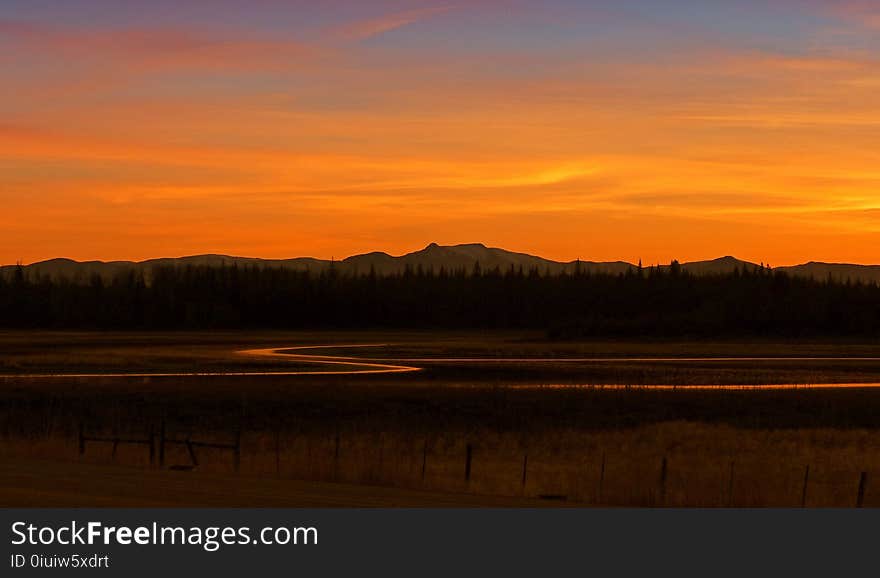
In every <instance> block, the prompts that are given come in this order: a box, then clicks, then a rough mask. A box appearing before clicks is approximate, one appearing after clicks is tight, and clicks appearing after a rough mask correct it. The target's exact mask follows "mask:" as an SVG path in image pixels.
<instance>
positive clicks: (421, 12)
mask: <svg viewBox="0 0 880 578" xmlns="http://www.w3.org/2000/svg"><path fill="white" fill-rule="evenodd" d="M449 10H451V6H432V7H427V8H418V9H415V10H405V11H402V12H394V13H391V14H385V15H383V16H379V17H377V18H371V19H368V20H361V21H358V22H353V23H351V24H348V25H345V26H341V27H338V28H335V29H334V30H332V31H331V33H330V36H331V37H332V38H335V39H338V40H341V41H345V42H357V41H360V40H367V39H369V38H373V37H376V36H381V35H383V34H386V33H388V32H391V31H393V30H398V29H400V28H403V27H404V26H409V25H410V24H415V23H416V22H420V21H422V20H426V19H428V18H431V17H433V16H437V15H439V14H443V13H445V12H448V11H449Z"/></svg>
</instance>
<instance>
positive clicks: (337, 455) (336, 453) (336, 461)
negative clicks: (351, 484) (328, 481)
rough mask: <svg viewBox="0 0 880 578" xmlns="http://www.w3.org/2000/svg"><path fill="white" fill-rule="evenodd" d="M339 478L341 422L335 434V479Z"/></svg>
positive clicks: (337, 425)
mask: <svg viewBox="0 0 880 578" xmlns="http://www.w3.org/2000/svg"><path fill="white" fill-rule="evenodd" d="M338 478H339V424H336V433H335V434H334V436H333V480H334V481H336V480H337V479H338Z"/></svg>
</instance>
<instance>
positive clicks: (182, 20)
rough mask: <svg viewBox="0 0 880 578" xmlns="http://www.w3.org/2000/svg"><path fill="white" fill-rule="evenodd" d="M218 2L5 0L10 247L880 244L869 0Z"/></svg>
mask: <svg viewBox="0 0 880 578" xmlns="http://www.w3.org/2000/svg"><path fill="white" fill-rule="evenodd" d="M208 4H210V3H207V4H206V5H205V6H204V7H203V11H201V12H199V11H198V10H196V8H194V7H193V6H196V7H197V6H198V5H199V3H198V2H195V3H193V6H190V7H189V8H188V9H187V10H177V9H175V8H174V4H173V3H167V5H166V2H157V3H156V7H154V8H152V11H150V10H147V11H131V10H123V8H122V6H124V5H125V3H111V4H107V3H106V2H101V1H98V0H94V1H86V2H71V3H70V4H69V5H68V4H65V6H64V7H59V8H57V9H55V11H52V10H50V9H42V10H38V9H36V8H32V7H29V6H32V3H30V4H29V3H26V2H17V1H12V2H10V3H9V5H8V7H3V8H0V74H2V76H3V78H4V90H3V92H0V175H2V180H0V201H2V208H3V210H2V211H0V263H13V262H15V261H19V260H20V261H23V262H25V263H27V262H32V261H37V260H42V259H46V258H52V257H58V256H65V257H70V258H75V259H103V260H110V259H136V260H140V259H145V258H151V257H158V256H178V255H185V254H195V253H207V252H212V253H227V254H236V255H248V256H261V257H293V256H302V255H311V256H317V257H323V258H330V257H336V258H340V257H344V256H347V255H350V254H354V253H359V252H366V251H371V250H385V251H388V252H391V253H393V254H398V253H403V252H407V251H411V250H415V249H419V248H421V247H423V246H424V245H426V244H427V243H429V242H432V241H436V242H438V243H441V244H453V243H459V242H483V243H486V244H488V245H493V246H500V247H504V248H507V249H511V250H518V251H525V252H530V253H534V254H540V255H542V256H545V257H548V258H553V259H559V260H571V259H575V258H581V259H585V260H617V259H624V260H629V261H636V260H638V259H642V260H643V261H644V262H645V263H655V262H667V261H669V260H670V259H672V258H678V259H680V260H697V259H705V258H714V257H718V256H721V255H727V254H734V255H736V256H738V257H740V258H743V259H748V260H752V261H756V262H758V261H764V262H768V263H770V264H772V265H785V264H793V263H798V262H803V261H808V260H823V261H848V262H862V263H878V262H880V254H878V250H877V247H880V187H878V185H880V146H878V145H880V59H878V58H877V57H876V54H877V53H878V52H877V48H878V47H880V10H878V9H876V8H875V7H874V6H872V4H873V3H864V2H858V1H856V2H845V1H841V2H834V1H828V2H822V1H819V0H815V1H809V0H808V1H805V2H802V3H791V2H784V1H783V2H780V3H778V4H774V5H773V6H772V7H771V6H768V3H766V2H760V1H758V0H747V1H745V2H742V3H737V8H736V11H732V10H733V8H731V5H730V3H726V4H725V3H722V2H717V3H716V2H705V3H701V4H700V9H699V10H697V9H695V8H694V4H693V3H689V2H687V1H686V0H668V1H663V2H650V3H649V2H646V1H645V2H637V1H635V0H629V1H624V2H622V3H621V4H620V6H619V7H617V8H615V9H614V10H612V9H609V8H607V6H606V7H604V8H602V7H601V5H602V4H606V5H607V3H599V2H596V3H593V2H563V1H559V2H556V1H553V2H548V3H546V4H545V5H543V8H542V10H537V9H536V8H535V7H534V5H530V4H529V3H525V2H516V1H510V2H502V1H488V0H487V1H485V2H469V3H457V4H456V3H442V4H440V3H425V2H422V3H413V2H368V3H363V2H361V3H346V2H339V3H334V4H332V6H331V7H330V8H320V7H318V8H312V9H311V11H309V10H307V9H306V5H304V4H298V3H296V2H293V3H289V4H286V3H281V4H279V3H274V2H260V3H257V4H256V8H253V10H251V12H248V14H247V17H244V16H242V14H244V12H243V11H244V10H245V9H246V8H247V7H248V6H250V5H245V4H244V3H236V2H233V1H232V0H226V1H225V2H223V3H222V4H223V6H224V8H223V9H221V10H218V9H216V8H212V7H211V6H209V5H208ZM70 5H76V8H77V9H79V10H77V11H75V12H74V10H73V8H71V6H70ZM4 6H6V4H4ZM295 6H296V7H298V9H299V10H300V12H294V11H293V7H295ZM660 6H662V8H663V10H660V9H659V7H660ZM780 6H784V7H787V8H786V9H785V10H783V9H781V8H780ZM163 7H164V8H165V9H164V10H163ZM237 9H238V11H237ZM96 15H97V16H96Z"/></svg>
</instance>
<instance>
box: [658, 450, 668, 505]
mask: <svg viewBox="0 0 880 578" xmlns="http://www.w3.org/2000/svg"><path fill="white" fill-rule="evenodd" d="M667 471H668V464H667V461H666V456H663V463H661V464H660V505H661V506H665V505H666V475H667Z"/></svg>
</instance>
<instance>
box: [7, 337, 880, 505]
mask: <svg viewBox="0 0 880 578" xmlns="http://www.w3.org/2000/svg"><path fill="white" fill-rule="evenodd" d="M358 342H361V343H363V342H392V343H397V345H394V346H393V347H391V348H389V350H388V351H387V352H384V353H383V356H385V355H387V356H389V357H394V356H399V357H437V356H439V355H443V356H450V357H457V356H496V357H516V356H526V357H550V356H557V355H567V356H585V357H590V356H616V355H633V356H638V355H643V356H644V355H657V356H697V357H699V356H703V355H718V356H731V355H733V356H736V355H754V354H762V355H779V356H786V355H793V356H798V355H822V356H828V355H830V356H850V355H855V356H867V355H878V347H877V346H876V344H871V343H867V344H860V343H845V344H831V343H758V344H755V343H749V344H742V343H714V344H713V343H659V342H644V343H595V342H590V343H548V342H546V341H540V340H538V339H536V336H533V335H532V336H522V335H511V334H466V335H446V334H441V335H435V334H426V333H418V334H382V333H371V334H367V335H365V334H343V333H338V334H326V333H297V334H274V333H267V334H256V335H251V334H240V333H229V334H223V333H220V334H179V335H161V334H68V333H60V334H54V333H28V334H22V333H2V334H0V346H2V349H0V351H2V354H0V373H3V372H5V373H10V372H15V371H23V372H44V371H51V370H55V369H60V370H65V371H73V372H77V371H89V370H93V369H96V368H97V369H99V370H103V371H115V370H132V369H171V368H173V369H184V370H193V369H194V368H195V369H204V368H231V367H235V368H237V369H241V368H256V367H259V369H267V368H271V367H276V366H278V367H285V368H287V367H288V366H287V364H284V363H282V362H278V361H274V360H272V361H264V360H253V359H248V360H242V359H238V358H233V357H230V354H229V352H230V351H234V350H235V349H245V348H249V347H283V346H286V345H294V344H304V343H314V344H326V343H358ZM400 343H403V345H401V344H400ZM326 353H332V352H330V351H328V352H326ZM426 367H427V370H426V371H425V372H420V373H418V374H403V375H394V376H373V377H370V376H358V377H357V378H352V377H344V376H343V377H332V378H331V377H310V378H303V377H302V376H297V377H293V378H275V377H272V378H265V379H263V378H261V379H259V380H257V379H253V378H216V379H213V378H212V379H112V378H100V379H85V380H77V379H62V380H47V381H43V380H27V379H7V380H6V381H5V382H4V383H3V387H4V396H3V397H2V398H0V457H2V458H3V459H5V460H12V461H14V460H31V459H34V458H38V457H41V458H47V459H57V460H62V461H63V460H78V461H80V462H86V463H91V464H112V463H116V464H118V465H127V466H131V467H134V468H140V469H141V471H144V472H146V471H148V470H150V468H151V466H150V464H149V460H148V452H147V448H146V447H145V446H128V445H122V446H120V447H119V449H118V450H117V453H116V455H115V456H113V455H112V453H111V452H112V450H111V447H112V446H111V444H106V443H91V442H90V443H89V444H88V448H87V452H86V454H85V456H83V457H80V456H79V454H78V451H77V431H78V428H79V426H80V424H83V425H84V427H85V428H86V430H87V432H88V433H89V434H90V435H103V436H109V437H113V436H121V437H139V438H143V437H145V436H146V435H147V432H148V431H149V429H150V428H151V427H152V428H153V431H154V432H157V431H158V426H159V424H160V422H161V421H163V420H164V421H165V422H166V424H167V428H168V433H169V435H170V436H173V437H177V438H186V437H191V438H192V439H195V440H198V441H206V442H209V441H212V442H217V443H229V442H230V441H232V439H233V435H234V434H233V432H234V431H235V430H236V429H239V428H240V429H241V430H242V431H243V438H242V443H243V445H242V461H241V476H242V480H243V481H242V483H246V482H244V480H245V479H255V478H259V479H272V478H280V479H282V480H292V479H299V480H311V481H321V482H329V481H336V482H346V483H352V484H358V485H364V486H368V485H373V486H375V487H397V488H417V489H425V490H432V491H439V492H459V493H462V492H463V493H467V494H473V495H483V496H531V497H536V496H547V497H565V499H566V503H578V504H585V505H610V506H656V505H661V504H665V505H670V506H710V507H714V506H727V505H734V506H799V505H800V504H801V499H802V495H803V481H804V471H805V468H806V467H807V466H809V467H810V476H809V483H808V486H807V505H808V506H816V507H825V506H843V507H847V506H852V505H853V504H854V503H855V499H856V491H857V484H858V480H859V474H860V472H862V471H867V472H870V473H871V476H872V477H871V478H870V479H871V482H870V483H869V486H868V492H867V495H866V496H865V505H873V506H880V478H877V476H880V435H878V427H880V419H878V417H877V416H878V415H880V390H867V389H855V390H845V391H823V390H811V391H775V392H774V391H719V392H706V391H693V390H692V391H676V392H664V391H650V390H633V391H625V390H591V389H585V390H571V389H548V390H542V389H528V388H527V389H513V388H509V387H506V386H507V385H509V384H512V383H517V384H522V383H526V384H548V383H774V382H779V381H790V380H794V381H811V380H813V381H854V382H858V381H878V382H880V363H877V362H857V363H853V362H835V361H823V362H821V363H815V364H805V363H803V362H778V363H775V364H755V363H753V362H728V363H726V364H723V365H719V364H718V363H715V362H699V361H688V362H663V363H653V364H647V365H646V364H630V363H627V362H615V363H608V364H566V363H561V364H549V365H547V364H529V363H524V364H517V365H516V366H512V367H511V366H506V365H504V364H497V365H496V364H480V365H474V366H466V365H465V366H461V365H454V366H450V365H444V364H443V363H427V364H426ZM337 436H338V439H339V443H338V452H337V443H336V439H337ZM468 444H470V445H471V446H472V449H473V462H472V471H471V478H470V480H469V481H465V479H464V471H465V455H466V447H467V445H468ZM426 447H427V453H425V448H426ZM276 448H279V449H276ZM197 455H198V459H199V462H200V464H199V470H200V472H202V473H206V474H212V473H213V474H217V475H227V474H229V473H231V472H232V469H233V468H232V464H233V460H232V456H231V453H230V452H229V451H223V450H214V449H198V450H197ZM526 455H527V456H528V467H527V472H526V483H525V486H523V484H522V472H523V461H524V457H525V456H526ZM337 456H338V457H337ZM603 456H604V475H603V474H602V471H603V468H602V463H603ZM664 457H665V458H666V460H667V466H668V469H667V479H666V483H665V487H664V486H662V485H661V482H660V472H661V463H662V460H663V458H664ZM423 463H424V464H425V467H424V475H423V473H422V470H423ZM173 464H189V455H188V454H187V452H186V449H185V448H184V447H183V446H173V447H170V448H169V449H168V452H167V455H166V466H167V465H173ZM731 464H732V469H733V484H732V486H731ZM95 471H101V470H100V469H98V470H95ZM731 490H732V491H731Z"/></svg>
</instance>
